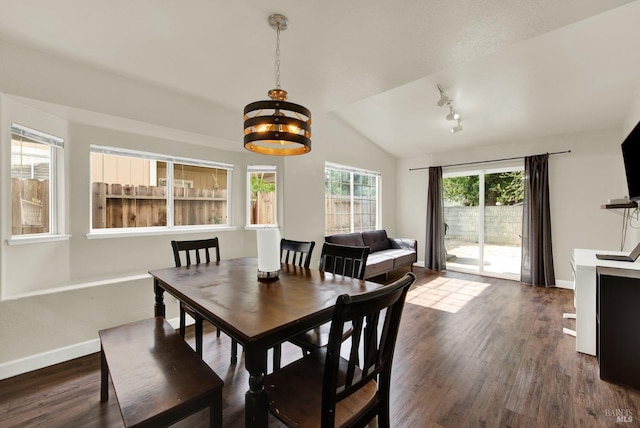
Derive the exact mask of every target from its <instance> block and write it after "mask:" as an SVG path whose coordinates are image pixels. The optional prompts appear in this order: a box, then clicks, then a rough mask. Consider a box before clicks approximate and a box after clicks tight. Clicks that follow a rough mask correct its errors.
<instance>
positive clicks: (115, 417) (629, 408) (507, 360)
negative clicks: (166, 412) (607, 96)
mask: <svg viewBox="0 0 640 428" xmlns="http://www.w3.org/2000/svg"><path fill="white" fill-rule="evenodd" d="M414 271H415V272H416V273H417V274H418V282H417V285H416V286H414V288H413V289H412V290H411V292H410V295H409V297H408V300H407V305H406V307H405V313H404V316H403V319H402V326H401V329H400V335H399V338H398V343H397V348H396V353H395V359H394V368H393V378H394V383H393V387H392V398H391V414H392V422H393V425H394V426H396V427H455V428H457V427H465V426H469V427H498V426H500V427H508V426H511V427H561V426H563V427H609V426H614V425H616V414H622V413H625V412H626V415H629V414H631V417H632V421H631V422H627V423H621V424H619V426H636V427H638V426H640V423H639V420H640V391H638V390H634V389H631V388H626V387H624V386H620V385H614V384H610V383H607V382H604V381H601V380H600V378H599V375H598V365H597V361H596V358H595V357H591V356H587V355H583V354H579V353H577V352H576V351H575V338H573V337H571V336H567V335H563V334H562V327H571V328H574V327H575V321H574V320H569V319H563V318H562V313H563V312H573V304H572V302H573V294H572V292H571V291H569V290H563V289H544V288H536V287H530V286H527V285H523V284H520V283H517V282H513V281H507V280H499V279H492V278H483V277H478V276H473V275H464V274H457V273H452V272H448V273H444V274H435V273H433V272H428V271H426V270H422V269H420V268H416V269H414ZM391 279H393V278H391ZM229 348H230V343H229V339H228V338H227V337H226V336H224V335H222V337H220V338H216V336H215V333H214V331H213V329H208V330H207V334H206V336H205V347H204V349H205V355H204V359H205V360H206V361H207V363H209V364H210V365H211V367H212V368H213V369H214V370H215V371H216V372H217V373H218V375H219V376H220V377H222V378H223V379H224V381H225V387H224V403H223V406H224V409H223V411H224V426H225V427H242V426H244V413H243V412H244V393H245V391H246V389H247V388H248V379H247V374H246V372H245V370H244V369H243V367H244V360H243V359H242V360H241V361H240V362H239V363H238V365H237V366H235V367H234V366H230V365H229ZM283 354H284V355H283V362H284V363H286V362H288V361H291V360H293V359H295V358H298V357H299V355H300V352H299V350H298V348H295V347H293V346H285V347H284V348H283ZM99 385H100V364H99V358H98V355H97V354H95V355H90V356H87V357H83V358H79V359H77V360H74V361H69V362H65V363H63V364H59V365H56V366H53V367H49V368H45V369H42V370H38V371H35V372H32V373H27V374H24V375H21V376H16V377H14V378H11V379H6V380H3V381H0V426H1V427H3V428H9V427H32V426H46V427H121V426H122V421H121V419H120V414H119V410H118V406H117V404H116V400H115V399H113V397H114V396H113V395H112V396H111V397H112V399H111V400H110V401H109V402H108V403H106V404H101V403H100V397H99V396H100V391H99ZM206 419H207V418H206V413H204V414H196V415H193V416H192V417H191V418H189V419H187V420H185V421H183V422H181V423H180V424H177V425H176V426H181V427H197V426H206ZM627 420H628V419H627ZM271 426H274V427H278V426H280V424H279V423H278V422H277V421H276V420H275V419H271Z"/></svg>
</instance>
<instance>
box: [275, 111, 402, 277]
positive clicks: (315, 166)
mask: <svg viewBox="0 0 640 428" xmlns="http://www.w3.org/2000/svg"><path fill="white" fill-rule="evenodd" d="M313 123H314V131H313V143H312V150H311V153H310V154H309V155H305V156H297V157H289V158H286V159H285V165H286V168H285V195H284V197H285V207H286V208H285V219H284V220H285V230H284V233H283V237H286V238H289V239H300V240H314V241H316V249H315V250H314V253H313V257H312V262H311V263H312V266H313V265H317V263H318V260H319V255H320V251H321V249H322V244H323V242H324V198H319V197H318V196H317V195H324V164H325V162H332V163H337V164H342V165H348V166H352V167H358V168H364V169H367V170H371V171H377V172H380V173H381V174H382V189H381V195H382V204H381V205H382V207H381V210H382V213H381V217H382V219H381V220H382V223H381V224H382V228H383V229H386V230H387V233H388V234H389V236H397V235H396V214H397V206H396V192H395V189H396V188H397V186H396V162H395V160H394V159H392V158H391V157H390V156H389V155H388V154H387V153H386V152H385V151H383V150H381V149H380V148H379V147H378V146H375V145H372V144H371V143H370V142H369V141H368V140H367V139H366V138H364V137H363V136H361V135H360V134H358V133H357V132H355V131H354V130H353V129H352V128H350V127H348V126H347V125H345V124H344V123H342V122H341V121H340V120H339V119H336V118H334V117H333V116H331V115H327V116H322V117H317V118H316V117H314V122H313Z"/></svg>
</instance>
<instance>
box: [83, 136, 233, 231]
mask: <svg viewBox="0 0 640 428" xmlns="http://www.w3.org/2000/svg"><path fill="white" fill-rule="evenodd" d="M89 153H90V154H94V153H98V154H108V155H114V156H126V157H131V158H139V159H145V160H149V161H154V162H165V163H166V164H167V171H166V178H165V180H166V182H167V184H168V185H167V186H166V187H167V189H166V194H165V196H166V213H167V220H166V225H165V226H141V227H118V228H94V227H93V198H92V197H91V195H90V197H89V233H88V234H87V238H89V239H91V238H103V237H119V236H149V235H164V234H171V233H185V232H189V231H193V232H197V231H204V230H216V231H220V230H235V227H234V226H233V216H232V203H231V197H230V195H231V191H232V190H231V189H232V185H233V170H234V165H233V164H230V163H225V162H218V161H209V160H203V159H193V158H186V157H180V156H170V155H165V154H161V153H152V152H146V151H139V150H132V149H125V148H119V147H109V146H102V145H97V144H91V145H90V146H89ZM89 164H90V168H91V161H90V162H89ZM175 164H182V165H189V166H200V167H206V168H216V169H225V170H227V223H225V224H199V225H177V226H176V225H175V218H174V205H175V204H174V197H175V195H174V192H173V188H174V186H173V185H170V184H173V183H174V171H173V170H174V166H175ZM91 177H92V174H91V171H90V173H89V181H90V182H91V180H92V178H91ZM90 184H91V183H90ZM91 187H92V186H91V185H90V186H89V192H90V193H91V191H92V189H91Z"/></svg>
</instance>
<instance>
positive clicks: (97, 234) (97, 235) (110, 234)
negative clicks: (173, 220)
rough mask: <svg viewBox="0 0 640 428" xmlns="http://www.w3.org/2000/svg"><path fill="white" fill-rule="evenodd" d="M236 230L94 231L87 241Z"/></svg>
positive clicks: (137, 229) (186, 228)
mask: <svg viewBox="0 0 640 428" xmlns="http://www.w3.org/2000/svg"><path fill="white" fill-rule="evenodd" d="M235 230H236V228H235V227H233V226H220V227H202V226H193V227H189V226H187V227H181V228H173V229H166V228H130V229H117V230H116V229H104V230H99V231H97V230H94V231H91V232H89V233H87V235H86V236H87V239H109V238H129V237H135V236H156V235H177V234H185V233H202V232H233V231H235Z"/></svg>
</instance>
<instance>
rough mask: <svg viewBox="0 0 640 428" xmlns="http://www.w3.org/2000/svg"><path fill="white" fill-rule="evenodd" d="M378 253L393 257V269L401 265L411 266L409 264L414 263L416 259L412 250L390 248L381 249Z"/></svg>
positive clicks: (416, 256)
mask: <svg viewBox="0 0 640 428" xmlns="http://www.w3.org/2000/svg"><path fill="white" fill-rule="evenodd" d="M378 254H381V255H384V256H386V257H390V258H392V259H393V270H395V269H398V268H401V267H403V266H411V264H413V263H415V262H416V261H417V260H418V255H417V254H416V252H415V251H413V250H405V249H390V250H384V251H381V252H380V253H378Z"/></svg>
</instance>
